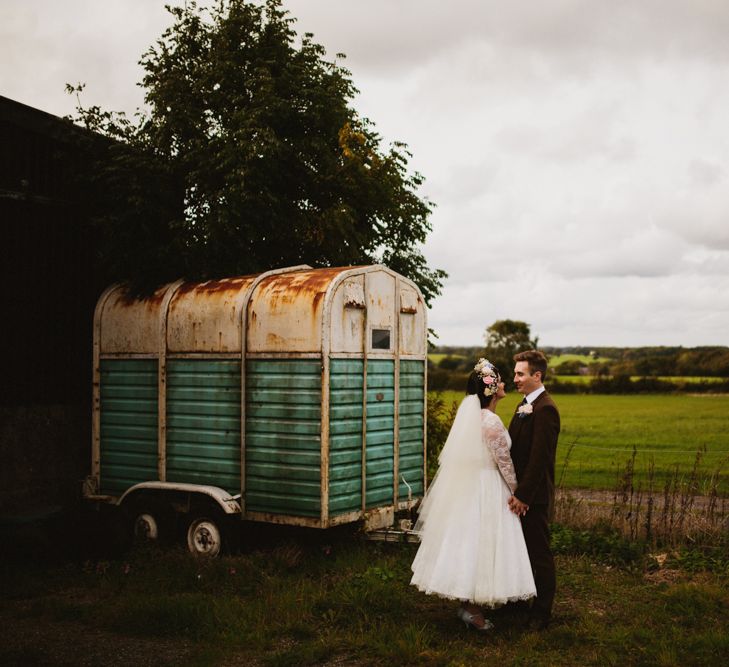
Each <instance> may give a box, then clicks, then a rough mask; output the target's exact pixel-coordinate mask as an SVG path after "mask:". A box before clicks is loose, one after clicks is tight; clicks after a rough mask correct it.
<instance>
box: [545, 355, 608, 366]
mask: <svg viewBox="0 0 729 667" xmlns="http://www.w3.org/2000/svg"><path fill="white" fill-rule="evenodd" d="M565 361H580V362H582V363H583V364H585V365H589V364H594V363H601V364H603V363H609V362H611V361H613V360H612V359H609V358H608V357H597V358H596V359H593V358H592V357H591V356H590V355H589V354H555V355H554V356H551V357H549V365H550V366H552V367H554V366H559V365H560V364H562V363H564V362H565Z"/></svg>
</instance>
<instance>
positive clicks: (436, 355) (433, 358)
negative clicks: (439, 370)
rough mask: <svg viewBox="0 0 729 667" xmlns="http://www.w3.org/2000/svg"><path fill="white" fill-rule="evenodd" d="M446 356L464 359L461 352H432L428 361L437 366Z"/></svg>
mask: <svg viewBox="0 0 729 667" xmlns="http://www.w3.org/2000/svg"><path fill="white" fill-rule="evenodd" d="M446 357H453V358H454V359H463V356H462V355H460V354H443V353H440V352H432V353H430V354H429V355H428V361H430V362H431V363H433V364H435V365H436V366H437V365H438V364H439V363H440V362H441V361H443V359H445V358H446Z"/></svg>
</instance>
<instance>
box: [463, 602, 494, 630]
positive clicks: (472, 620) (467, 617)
mask: <svg viewBox="0 0 729 667" xmlns="http://www.w3.org/2000/svg"><path fill="white" fill-rule="evenodd" d="M456 615H457V616H458V618H460V619H461V620H462V621H463V622H464V623H465V624H466V627H467V628H468V627H471V628H475V629H476V630H491V628H493V627H494V624H493V623H492V622H491V621H489V619H488V618H484V619H483V625H478V624H477V623H476V618H477V616H478V614H472V613H471V612H470V611H466V610H465V609H464V608H463V607H458V612H457V613H456Z"/></svg>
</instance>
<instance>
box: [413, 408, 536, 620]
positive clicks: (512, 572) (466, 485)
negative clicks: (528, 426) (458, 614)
mask: <svg viewBox="0 0 729 667" xmlns="http://www.w3.org/2000/svg"><path fill="white" fill-rule="evenodd" d="M510 447H511V438H510V437H509V433H508V431H507V430H506V429H505V428H504V425H503V423H502V422H501V419H499V417H498V416H497V415H496V414H494V413H493V412H491V411H490V410H481V406H480V403H479V400H478V397H476V396H475V395H470V396H466V398H464V399H463V401H462V402H461V405H460V407H459V408H458V412H457V414H456V418H455V420H454V422H453V427H452V428H451V431H450V433H449V434H448V438H447V440H446V443H445V445H444V446H443V450H442V451H441V454H440V457H439V459H438V461H439V464H440V465H439V469H438V473H437V474H436V476H435V478H434V479H433V482H432V484H431V485H430V488H429V489H428V491H427V493H426V495H425V498H424V499H423V503H422V505H421V509H420V514H419V516H418V520H417V522H416V524H415V531H416V532H418V533H419V534H420V547H419V548H418V552H417V554H416V555H415V560H414V561H413V564H412V570H413V578H412V580H411V582H410V583H411V584H413V585H414V586H416V587H417V588H418V589H419V590H421V591H423V592H424V593H429V594H430V593H433V594H436V595H439V596H441V597H445V598H451V599H457V600H467V601H471V602H475V603H477V604H482V605H487V606H490V607H494V606H498V605H500V604H503V603H505V602H508V601H513V600H526V599H528V598H530V597H534V596H535V595H536V589H535V586H534V577H533V575H532V569H531V565H530V563H529V556H528V555H527V550H526V545H525V543H524V536H523V534H522V530H521V523H520V521H519V518H518V517H517V516H516V515H515V514H514V513H513V512H511V510H510V509H509V507H508V500H509V496H510V495H511V493H512V492H513V490H514V488H515V487H516V475H515V473H514V467H513V465H512V462H511V457H510V456H509V449H510Z"/></svg>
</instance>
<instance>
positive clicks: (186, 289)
mask: <svg viewBox="0 0 729 667" xmlns="http://www.w3.org/2000/svg"><path fill="white" fill-rule="evenodd" d="M255 277H256V276H255V275H251V276H236V277H235V278H221V279H219V280H206V281H205V282H189V281H188V282H184V283H182V285H180V287H179V288H178V289H177V293H176V295H175V296H181V295H184V294H189V293H191V292H197V293H198V294H205V295H207V296H209V295H212V294H218V295H220V294H224V293H226V292H232V293H238V292H240V291H241V289H243V288H245V287H246V286H247V285H249V284H250V283H251V282H253V280H254V279H255Z"/></svg>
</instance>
